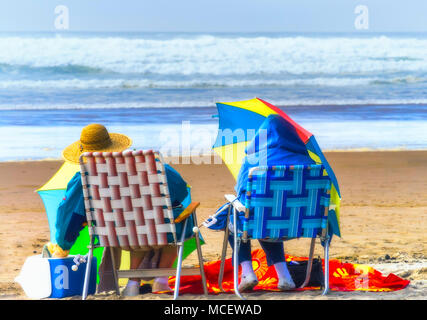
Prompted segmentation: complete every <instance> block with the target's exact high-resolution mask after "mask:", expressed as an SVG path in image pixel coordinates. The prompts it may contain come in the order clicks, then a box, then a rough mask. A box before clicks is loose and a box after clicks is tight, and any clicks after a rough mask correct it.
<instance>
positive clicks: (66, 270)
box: [49, 256, 96, 298]
mask: <svg viewBox="0 0 427 320" xmlns="http://www.w3.org/2000/svg"><path fill="white" fill-rule="evenodd" d="M49 264H50V275H51V279H52V293H51V295H50V298H64V297H71V296H77V295H78V296H81V295H82V292H83V284H84V279H85V273H86V262H83V263H81V264H80V265H79V266H78V269H77V270H76V271H73V270H72V269H71V267H72V266H73V265H74V264H75V263H74V262H73V256H69V257H67V258H63V259H62V258H59V259H58V258H56V259H52V258H49ZM95 290H96V257H93V258H92V265H91V270H90V279H89V290H88V294H94V293H95Z"/></svg>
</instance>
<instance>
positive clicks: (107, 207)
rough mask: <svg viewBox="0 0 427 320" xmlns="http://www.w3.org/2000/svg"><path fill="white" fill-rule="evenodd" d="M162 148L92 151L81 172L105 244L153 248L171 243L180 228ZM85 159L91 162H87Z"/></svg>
mask: <svg viewBox="0 0 427 320" xmlns="http://www.w3.org/2000/svg"><path fill="white" fill-rule="evenodd" d="M160 157H161V156H160V154H159V153H158V152H153V151H151V150H149V151H133V152H132V151H124V152H93V153H92V152H87V153H85V154H83V157H82V158H81V161H80V164H81V175H82V183H83V195H84V201H85V207H86V216H87V220H88V225H89V233H90V235H92V236H93V235H97V236H98V237H99V242H100V246H102V247H121V248H122V249H125V250H130V249H148V248H149V247H152V246H163V245H167V244H168V239H167V235H168V234H171V235H172V236H173V239H174V243H175V244H176V242H177V240H176V230H175V224H174V217H173V212H172V205H171V200H170V196H169V189H168V185H167V180H166V174H165V169H164V165H163V162H162V161H161V158H160ZM82 159H85V160H86V161H83V160H82Z"/></svg>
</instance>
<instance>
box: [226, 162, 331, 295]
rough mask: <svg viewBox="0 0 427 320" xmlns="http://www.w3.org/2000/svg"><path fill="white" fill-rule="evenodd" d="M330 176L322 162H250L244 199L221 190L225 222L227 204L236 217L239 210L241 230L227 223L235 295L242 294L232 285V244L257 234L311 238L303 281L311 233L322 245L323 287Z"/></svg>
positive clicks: (276, 238)
mask: <svg viewBox="0 0 427 320" xmlns="http://www.w3.org/2000/svg"><path fill="white" fill-rule="evenodd" d="M330 188H331V180H330V179H329V177H328V176H327V175H324V168H323V166H322V165H291V166H272V167H266V166H262V167H255V168H252V169H251V170H250V171H249V176H248V185H247V188H246V190H247V193H246V201H245V205H243V204H242V203H241V202H240V201H239V200H238V199H237V198H236V196H234V195H225V198H226V199H227V201H228V202H229V203H230V205H228V206H225V207H224V208H223V209H224V210H228V216H227V225H228V224H229V221H230V214H231V209H233V215H234V219H233V221H237V219H238V218H237V212H244V213H245V219H244V222H243V230H238V228H237V224H236V223H234V224H233V234H234V235H237V236H234V248H235V250H234V257H233V260H234V290H235V293H236V295H237V296H239V297H240V298H242V299H244V298H243V297H242V296H241V294H240V293H239V290H238V267H239V266H238V248H239V245H240V242H241V241H244V242H246V241H248V240H249V239H260V240H261V239H262V240H267V241H283V240H290V239H296V238H301V237H305V238H312V240H311V245H310V253H309V262H308V266H307V273H306V278H305V281H304V283H303V284H302V285H301V288H303V287H305V286H306V285H307V283H308V282H309V280H310V274H311V268H312V262H313V254H314V246H315V240H316V238H317V237H320V240H321V243H322V244H323V245H324V253H325V288H324V291H323V294H326V293H327V292H328V290H329V243H330V238H329V235H328V211H329V200H330V196H329V192H330ZM228 235H229V228H226V231H225V234H224V243H223V250H222V259H221V268H220V274H219V280H218V283H219V286H220V288H221V290H222V279H223V274H224V264H225V255H226V251H227V243H228V241H227V239H228Z"/></svg>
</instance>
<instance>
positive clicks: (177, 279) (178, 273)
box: [173, 219, 188, 300]
mask: <svg viewBox="0 0 427 320" xmlns="http://www.w3.org/2000/svg"><path fill="white" fill-rule="evenodd" d="M187 221H188V219H185V222H184V226H183V228H182V235H181V242H180V244H179V246H178V247H179V250H178V263H177V265H176V277H175V290H174V294H173V299H174V300H176V299H178V295H179V285H180V283H181V269H182V254H183V252H184V239H185V230H187Z"/></svg>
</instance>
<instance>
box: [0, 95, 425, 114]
mask: <svg viewBox="0 0 427 320" xmlns="http://www.w3.org/2000/svg"><path fill="white" fill-rule="evenodd" d="M245 98H247V99H251V98H255V97H245ZM232 100H233V101H235V99H221V100H220V101H214V100H187V101H164V102H158V101H155V102H154V101H147V102H122V103H93V104H77V103H76V104H71V103H70V104H59V103H55V104H54V105H49V104H34V103H28V104H15V105H13V104H0V111H1V110H4V111H6V110H13V111H16V110H90V109H123V110H124V109H146V108H165V109H167V108H212V107H215V106H216V105H215V103H216V102H227V101H232ZM268 102H270V103H271V104H273V105H276V106H279V107H311V106H313V107H315V106H319V107H320V106H328V107H333V106H354V107H358V106H376V105H378V106H381V105H427V99H426V98H415V99H398V98H397V99H392V98H390V99H357V98H355V99H342V100H335V99H295V100H285V99H282V100H275V99H268Z"/></svg>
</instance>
